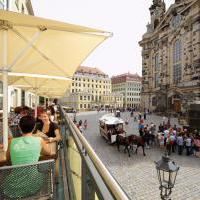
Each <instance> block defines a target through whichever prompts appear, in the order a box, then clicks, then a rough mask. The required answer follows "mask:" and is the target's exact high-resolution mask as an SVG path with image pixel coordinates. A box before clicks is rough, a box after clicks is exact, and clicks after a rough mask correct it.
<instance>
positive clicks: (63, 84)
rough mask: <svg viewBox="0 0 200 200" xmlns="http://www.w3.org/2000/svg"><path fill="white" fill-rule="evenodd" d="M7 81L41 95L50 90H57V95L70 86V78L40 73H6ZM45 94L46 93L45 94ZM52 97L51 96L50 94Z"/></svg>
mask: <svg viewBox="0 0 200 200" xmlns="http://www.w3.org/2000/svg"><path fill="white" fill-rule="evenodd" d="M8 75H9V77H8V83H9V85H13V86H15V87H19V88H22V89H24V90H26V91H30V92H33V93H37V95H42V94H45V93H47V92H48V91H50V92H52V93H53V92H57V93H56V94H57V95H63V94H64V93H65V92H66V90H67V89H68V88H69V87H70V85H71V82H72V79H71V78H66V77H60V76H48V75H41V74H27V73H8ZM45 96H47V95H45ZM51 97H53V96H51Z"/></svg>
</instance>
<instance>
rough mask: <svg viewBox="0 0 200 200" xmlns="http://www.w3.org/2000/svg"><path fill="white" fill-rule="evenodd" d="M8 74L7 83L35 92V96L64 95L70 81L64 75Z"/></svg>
mask: <svg viewBox="0 0 200 200" xmlns="http://www.w3.org/2000/svg"><path fill="white" fill-rule="evenodd" d="M8 75H9V76H8V84H9V85H12V86H15V87H18V88H22V89H24V90H26V91H30V92H32V93H35V95H36V96H37V95H42V96H46V97H48V98H56V97H58V96H64V94H65V92H66V89H67V88H69V86H70V84H71V81H72V79H70V78H66V77H60V76H48V75H41V74H27V73H12V72H9V73H8ZM0 78H1V77H0ZM48 91H49V92H48ZM35 115H37V101H36V102H35Z"/></svg>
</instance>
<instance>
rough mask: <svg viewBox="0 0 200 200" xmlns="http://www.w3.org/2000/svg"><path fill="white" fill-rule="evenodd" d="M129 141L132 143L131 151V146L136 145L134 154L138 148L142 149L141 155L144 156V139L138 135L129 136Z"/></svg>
mask: <svg viewBox="0 0 200 200" xmlns="http://www.w3.org/2000/svg"><path fill="white" fill-rule="evenodd" d="M129 137H130V141H131V142H132V146H131V148H132V149H133V145H137V148H136V150H135V153H136V154H137V150H138V148H139V147H142V150H143V155H144V156H146V154H145V148H144V146H145V138H144V137H142V136H139V135H130V136H129Z"/></svg>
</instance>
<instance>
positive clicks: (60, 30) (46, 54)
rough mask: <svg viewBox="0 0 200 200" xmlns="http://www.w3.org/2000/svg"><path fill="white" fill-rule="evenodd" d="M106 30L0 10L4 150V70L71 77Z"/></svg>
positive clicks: (102, 37) (6, 72) (6, 110)
mask: <svg viewBox="0 0 200 200" xmlns="http://www.w3.org/2000/svg"><path fill="white" fill-rule="evenodd" d="M109 36H111V34H110V33H108V32H105V31H101V30H98V29H92V28H87V27H83V26H77V25H73V24H67V23H63V22H58V21H53V20H49V19H43V18H39V17H34V16H30V15H24V14H20V13H14V12H10V11H5V10H0V70H1V71H2V74H3V93H4V98H3V113H4V117H3V130H4V136H3V140H4V150H5V151H6V150H7V147H8V102H7V101H8V99H7V96H8V88H7V86H8V71H9V72H18V73H31V74H43V75H52V76H65V77H71V76H72V75H73V74H74V72H75V71H76V69H77V68H78V66H79V65H80V64H81V63H82V62H83V61H84V60H85V58H86V57H87V56H88V55H89V54H90V53H91V52H92V51H93V50H94V49H95V48H96V47H97V46H98V45H99V44H101V43H102V42H103V41H104V40H105V39H107V38H108V37H109Z"/></svg>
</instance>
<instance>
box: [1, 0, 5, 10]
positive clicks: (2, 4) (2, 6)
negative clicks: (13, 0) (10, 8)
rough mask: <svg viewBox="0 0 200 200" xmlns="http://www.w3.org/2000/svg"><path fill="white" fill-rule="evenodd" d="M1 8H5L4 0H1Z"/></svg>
mask: <svg viewBox="0 0 200 200" xmlns="http://www.w3.org/2000/svg"><path fill="white" fill-rule="evenodd" d="M0 9H4V1H2V0H0Z"/></svg>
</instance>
